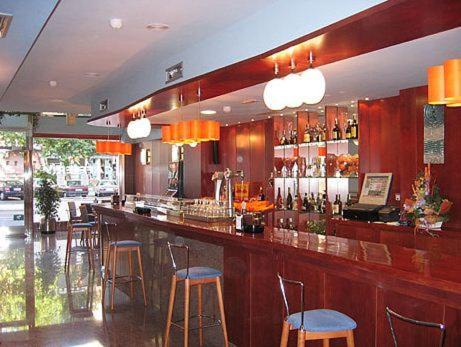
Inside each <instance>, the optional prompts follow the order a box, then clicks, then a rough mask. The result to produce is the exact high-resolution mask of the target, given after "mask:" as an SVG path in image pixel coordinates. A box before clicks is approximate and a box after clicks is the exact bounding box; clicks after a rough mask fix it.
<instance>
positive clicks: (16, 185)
mask: <svg viewBox="0 0 461 347" xmlns="http://www.w3.org/2000/svg"><path fill="white" fill-rule="evenodd" d="M9 198H19V199H21V200H24V182H22V181H19V180H7V181H1V182H0V200H7V199H9Z"/></svg>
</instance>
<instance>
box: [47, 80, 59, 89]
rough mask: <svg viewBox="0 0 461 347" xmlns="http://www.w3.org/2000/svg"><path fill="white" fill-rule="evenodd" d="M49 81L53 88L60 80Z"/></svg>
mask: <svg viewBox="0 0 461 347" xmlns="http://www.w3.org/2000/svg"><path fill="white" fill-rule="evenodd" d="M48 83H49V84H50V87H51V88H54V87H56V86H57V85H58V82H56V81H50V82H48Z"/></svg>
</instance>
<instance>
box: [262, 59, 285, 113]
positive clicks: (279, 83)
mask: <svg viewBox="0 0 461 347" xmlns="http://www.w3.org/2000/svg"><path fill="white" fill-rule="evenodd" d="M274 73H275V78H274V79H273V80H270V81H269V82H267V83H266V86H265V87H264V92H263V100H264V103H265V104H266V106H267V108H268V109H270V110H273V111H280V110H282V109H284V108H285V106H286V104H285V100H284V83H283V82H284V81H283V80H282V79H281V78H278V77H277V76H278V73H279V67H278V64H277V62H275V65H274Z"/></svg>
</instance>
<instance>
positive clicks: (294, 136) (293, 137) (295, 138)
mask: <svg viewBox="0 0 461 347" xmlns="http://www.w3.org/2000/svg"><path fill="white" fill-rule="evenodd" d="M291 143H292V144H293V145H296V144H297V143H298V131H297V130H293V131H292V132H291Z"/></svg>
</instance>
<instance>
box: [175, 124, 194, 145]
mask: <svg viewBox="0 0 461 347" xmlns="http://www.w3.org/2000/svg"><path fill="white" fill-rule="evenodd" d="M178 127H179V140H180V141H181V142H182V143H190V142H193V141H192V140H191V135H190V127H189V122H185V121H182V122H179V123H178Z"/></svg>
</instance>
